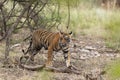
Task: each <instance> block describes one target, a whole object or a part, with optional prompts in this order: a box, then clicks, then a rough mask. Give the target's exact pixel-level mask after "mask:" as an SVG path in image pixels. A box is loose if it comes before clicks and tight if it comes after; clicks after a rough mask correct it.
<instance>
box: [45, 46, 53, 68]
mask: <svg viewBox="0 0 120 80" xmlns="http://www.w3.org/2000/svg"><path fill="white" fill-rule="evenodd" d="M52 53H53V49H52V48H51V47H49V48H48V55H47V61H46V67H47V66H53V64H52V60H53V55H52Z"/></svg>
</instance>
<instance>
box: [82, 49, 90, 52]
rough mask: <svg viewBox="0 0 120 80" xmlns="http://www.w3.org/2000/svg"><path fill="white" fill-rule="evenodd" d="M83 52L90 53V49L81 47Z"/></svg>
mask: <svg viewBox="0 0 120 80" xmlns="http://www.w3.org/2000/svg"><path fill="white" fill-rule="evenodd" d="M81 52H85V53H89V52H90V51H89V50H87V49H81Z"/></svg>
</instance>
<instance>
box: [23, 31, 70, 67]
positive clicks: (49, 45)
mask: <svg viewBox="0 0 120 80" xmlns="http://www.w3.org/2000/svg"><path fill="white" fill-rule="evenodd" d="M71 35H72V31H71V32H69V33H68V32H62V31H59V32H51V31H47V30H44V29H38V30H35V31H34V32H33V33H32V35H31V36H32V37H31V40H30V44H29V47H28V49H27V51H26V52H25V51H24V50H22V51H23V53H24V56H25V55H27V54H29V58H30V60H31V61H34V56H35V55H36V54H37V53H38V52H39V51H40V50H41V48H43V47H44V48H45V50H48V52H47V60H46V62H45V66H53V63H52V60H53V51H55V52H58V51H60V50H62V52H63V55H64V59H65V64H66V66H67V67H69V66H70V65H71V64H70V62H71V61H70V57H71V54H70V51H69V44H70V41H71Z"/></svg>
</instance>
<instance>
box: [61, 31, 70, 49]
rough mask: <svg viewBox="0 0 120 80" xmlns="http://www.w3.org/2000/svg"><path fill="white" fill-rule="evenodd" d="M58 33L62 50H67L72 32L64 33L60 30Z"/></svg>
mask: <svg viewBox="0 0 120 80" xmlns="http://www.w3.org/2000/svg"><path fill="white" fill-rule="evenodd" d="M59 34H60V39H59V45H60V47H61V48H62V50H67V49H68V47H69V43H70V40H71V35H72V32H69V33H65V32H61V31H60V32H59Z"/></svg>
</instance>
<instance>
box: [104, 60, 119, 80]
mask: <svg viewBox="0 0 120 80" xmlns="http://www.w3.org/2000/svg"><path fill="white" fill-rule="evenodd" d="M106 69H108V70H107V76H108V77H109V80H119V79H120V60H115V61H113V62H112V63H110V65H109V66H107V68H106Z"/></svg>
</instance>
